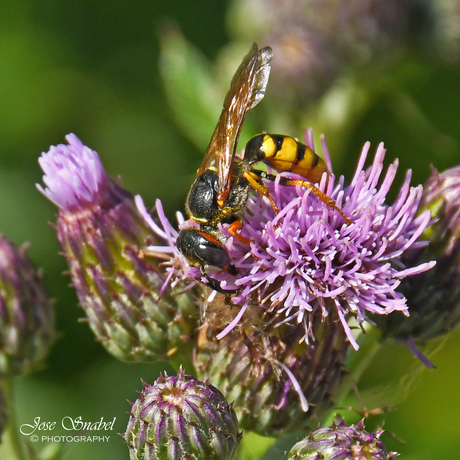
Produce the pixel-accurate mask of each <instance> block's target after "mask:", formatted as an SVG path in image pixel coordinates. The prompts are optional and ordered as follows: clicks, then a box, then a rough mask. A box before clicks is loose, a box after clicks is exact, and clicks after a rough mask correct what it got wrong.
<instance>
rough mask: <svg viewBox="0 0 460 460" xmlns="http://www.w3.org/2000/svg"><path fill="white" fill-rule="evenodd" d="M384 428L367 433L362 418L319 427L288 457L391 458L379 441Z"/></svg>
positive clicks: (300, 459) (313, 459)
mask: <svg viewBox="0 0 460 460" xmlns="http://www.w3.org/2000/svg"><path fill="white" fill-rule="evenodd" d="M382 433H383V431H377V432H376V433H368V432H367V431H365V429H364V423H363V421H361V422H359V423H357V424H356V425H351V426H347V425H346V424H345V422H343V421H341V422H339V423H338V424H336V423H334V424H333V425H332V427H326V428H319V429H318V430H316V431H314V432H313V433H311V434H310V435H309V436H307V437H306V438H305V439H302V440H301V441H299V442H298V443H297V444H295V445H294V447H293V448H292V449H291V450H290V451H289V454H288V457H287V460H321V459H322V460H350V459H354V460H391V459H394V458H395V457H396V456H397V454H396V453H395V452H390V453H388V454H387V451H386V447H385V444H383V442H382V441H380V436H381V434H382Z"/></svg>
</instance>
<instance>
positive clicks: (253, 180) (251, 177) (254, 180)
mask: <svg viewBox="0 0 460 460" xmlns="http://www.w3.org/2000/svg"><path fill="white" fill-rule="evenodd" d="M243 176H244V178H245V179H246V180H247V181H248V182H249V183H250V184H251V187H252V188H253V189H254V190H256V191H257V192H259V193H260V194H261V195H262V196H265V197H267V198H268V199H269V201H270V204H271V205H272V207H273V210H274V211H275V214H278V213H279V212H280V210H279V209H278V206H276V204H275V202H274V201H273V198H272V197H271V196H270V192H269V191H268V190H267V189H266V188H265V187H264V186H263V185H262V184H260V183H259V182H258V179H259V176H258V175H257V174H255V173H253V172H250V171H246V172H245V173H244V174H243Z"/></svg>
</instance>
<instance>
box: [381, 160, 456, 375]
mask: <svg viewBox="0 0 460 460" xmlns="http://www.w3.org/2000/svg"><path fill="white" fill-rule="evenodd" d="M421 209H427V210H429V211H431V214H432V216H433V218H434V220H435V222H434V223H433V225H431V226H430V227H429V228H428V229H427V230H426V231H425V232H424V234H423V237H424V238H426V240H427V241H428V242H429V244H428V245H427V246H425V247H423V248H418V249H416V250H414V251H409V252H408V253H407V254H405V255H404V256H403V262H404V263H406V264H412V265H413V264H421V263H424V262H426V261H428V260H431V259H436V261H437V265H436V267H435V268H433V269H432V270H430V271H428V272H426V273H421V274H419V275H417V276H414V277H411V278H409V279H406V280H404V281H403V283H402V285H401V290H402V292H403V293H404V295H405V296H406V297H407V299H408V304H409V307H410V311H411V315H410V317H409V318H400V317H398V316H395V317H389V318H387V321H386V322H385V324H381V326H382V329H383V331H384V334H385V335H386V336H390V337H393V338H395V339H398V340H402V341H405V342H406V343H407V344H408V345H409V346H410V347H411V349H412V351H413V352H414V354H415V355H416V356H418V357H420V358H422V360H423V361H424V362H425V364H427V365H429V366H430V363H429V362H428V361H426V360H424V359H423V356H421V355H420V354H419V353H418V352H417V349H416V345H423V344H425V343H426V342H427V341H429V340H431V339H433V338H435V337H438V336H440V335H442V334H445V333H447V332H449V331H451V330H453V329H455V328H456V327H457V326H458V324H459V323H460V166H456V167H453V168H450V169H448V170H446V171H444V172H442V173H438V171H436V169H434V168H432V171H431V175H430V177H429V179H428V180H427V181H426V183H425V185H424V191H423V195H422V201H421ZM420 286H423V289H420ZM430 367H431V366H430Z"/></svg>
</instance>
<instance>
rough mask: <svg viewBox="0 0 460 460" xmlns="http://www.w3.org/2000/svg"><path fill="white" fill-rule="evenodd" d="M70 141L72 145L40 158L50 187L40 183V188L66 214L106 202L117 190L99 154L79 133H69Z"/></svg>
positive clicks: (55, 149)
mask: <svg viewBox="0 0 460 460" xmlns="http://www.w3.org/2000/svg"><path fill="white" fill-rule="evenodd" d="M66 140H67V142H68V144H59V145H56V146H54V145H53V146H51V147H50V150H49V151H48V152H47V153H43V154H42V156H41V157H40V158H39V160H38V162H39V164H40V166H41V168H42V170H43V172H44V173H45V175H44V176H43V182H44V183H45V185H46V188H45V189H43V187H42V186H41V185H38V184H37V188H38V189H39V190H40V191H41V192H42V193H43V194H44V195H45V196H46V197H47V198H48V199H49V200H50V201H52V202H53V203H54V204H55V205H56V206H57V207H58V208H59V209H62V210H64V211H75V210H77V209H81V208H84V207H85V206H92V205H94V203H96V202H100V203H102V202H103V201H104V199H107V198H109V196H110V193H111V192H112V193H113V191H114V190H112V189H114V187H113V183H112V180H111V179H110V178H109V176H108V175H107V173H106V172H105V170H104V168H103V166H102V163H101V160H100V158H99V156H98V154H97V153H96V152H95V151H94V150H91V149H90V148H89V147H87V146H85V145H84V144H83V142H82V141H81V140H80V139H78V137H77V136H75V134H68V135H67V136H66ZM115 189H116V188H115Z"/></svg>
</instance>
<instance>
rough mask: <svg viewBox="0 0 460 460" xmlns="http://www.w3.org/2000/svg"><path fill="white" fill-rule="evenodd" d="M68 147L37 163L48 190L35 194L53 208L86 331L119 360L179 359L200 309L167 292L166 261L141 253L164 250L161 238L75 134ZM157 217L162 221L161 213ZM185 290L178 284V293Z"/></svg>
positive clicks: (185, 298)
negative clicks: (155, 248)
mask: <svg viewBox="0 0 460 460" xmlns="http://www.w3.org/2000/svg"><path fill="white" fill-rule="evenodd" d="M66 139H67V141H68V143H69V144H68V145H58V146H53V147H51V149H50V151H49V152H48V153H44V154H43V155H42V157H41V158H40V160H39V162H40V165H41V167H42V169H43V171H44V172H45V176H44V178H43V180H44V182H45V184H46V185H47V188H46V189H45V190H43V189H42V188H41V187H40V186H38V188H39V189H40V190H41V191H42V193H43V194H44V195H45V196H47V197H48V198H49V199H50V200H51V201H52V202H54V203H55V204H56V205H57V206H58V208H59V213H58V219H57V227H56V228H57V236H58V239H59V242H60V244H61V247H62V250H63V253H64V255H65V257H66V259H67V262H68V264H69V267H70V275H71V277H72V282H73V285H74V286H75V289H76V290H77V294H78V298H79V301H80V304H81V306H82V307H83V309H84V310H85V313H86V315H87V321H88V323H89V325H90V327H91V329H92V330H93V332H94V334H95V335H96V337H97V339H98V340H99V341H100V342H101V343H102V344H103V346H104V347H105V348H106V349H107V351H109V352H110V353H112V354H113V355H114V356H115V357H117V358H119V359H121V360H126V361H152V360H157V359H165V358H166V357H169V356H171V355H172V354H174V353H176V352H177V351H179V352H181V351H184V352H185V350H184V348H185V349H186V348H187V344H188V343H189V342H190V339H191V334H192V332H193V331H194V329H195V327H196V321H197V318H198V312H199V309H198V306H197V305H196V304H195V302H194V299H193V295H191V294H190V293H189V294H188V295H185V294H177V295H175V292H173V291H174V289H169V286H167V282H166V279H167V266H168V264H169V265H171V264H173V263H174V260H173V258H172V257H171V256H170V255H168V254H167V253H161V252H156V253H154V254H153V255H148V254H146V253H144V252H143V250H144V249H145V248H146V247H147V246H149V245H152V244H159V245H161V244H163V245H165V246H168V244H169V241H168V234H167V231H165V232H162V231H161V229H160V228H159V227H158V226H157V228H158V229H159V231H158V234H155V233H154V232H153V231H152V230H151V228H150V227H149V226H148V225H147V223H146V222H145V220H144V217H143V215H142V214H141V213H140V212H139V211H138V209H137V207H136V203H135V200H134V197H133V196H132V195H131V193H129V192H128V191H127V190H125V189H123V188H122V187H120V185H119V184H117V183H115V182H114V181H113V180H112V179H111V178H110V177H109V176H108V174H107V173H106V172H105V170H104V168H103V167H102V164H101V161H100V159H99V157H98V155H97V153H96V152H94V151H93V150H91V149H89V148H88V147H86V146H84V145H83V143H82V142H81V141H80V140H79V139H78V138H77V137H76V136H75V135H73V134H70V135H68V136H67V138H66ZM157 210H158V214H159V217H158V219H159V220H161V219H163V220H166V218H165V217H164V215H163V214H162V209H161V206H157ZM160 225H161V223H160ZM163 249H164V248H163ZM184 287H185V286H184V285H180V282H178V283H177V285H176V291H182V290H183V289H184Z"/></svg>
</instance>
